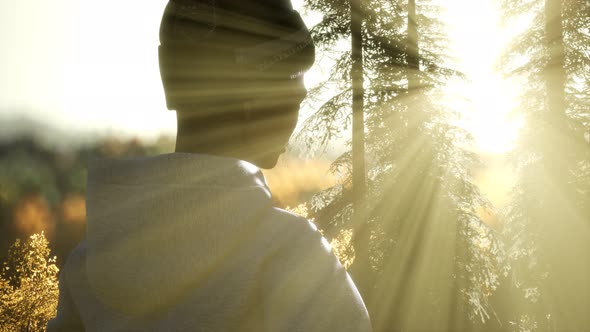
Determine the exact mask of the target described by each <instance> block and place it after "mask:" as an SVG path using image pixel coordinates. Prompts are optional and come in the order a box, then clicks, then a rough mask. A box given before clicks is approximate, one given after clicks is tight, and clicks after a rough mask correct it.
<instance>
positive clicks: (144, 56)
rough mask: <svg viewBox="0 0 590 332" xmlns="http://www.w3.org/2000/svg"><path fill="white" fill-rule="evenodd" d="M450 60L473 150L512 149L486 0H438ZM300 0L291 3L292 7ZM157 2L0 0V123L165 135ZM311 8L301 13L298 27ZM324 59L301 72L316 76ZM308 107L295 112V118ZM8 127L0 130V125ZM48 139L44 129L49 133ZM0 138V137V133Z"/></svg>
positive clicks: (494, 18) (505, 91)
mask: <svg viewBox="0 0 590 332" xmlns="http://www.w3.org/2000/svg"><path fill="white" fill-rule="evenodd" d="M440 1H441V3H442V4H444V7H445V14H444V15H445V19H446V21H447V22H448V23H449V30H448V33H449V36H450V40H451V45H450V48H451V51H452V56H454V57H455V63H454V65H456V66H457V69H459V70H461V71H462V72H463V73H465V74H466V76H467V80H456V81H453V82H449V85H448V87H447V92H448V96H447V99H448V102H449V103H450V104H452V105H453V106H455V107H456V108H458V109H460V110H461V117H460V119H459V120H458V122H457V123H458V124H459V125H460V126H462V127H464V128H465V129H467V130H469V131H470V132H471V133H472V134H473V135H474V137H475V139H476V146H475V149H476V150H478V151H480V152H482V153H485V154H502V153H505V152H508V151H510V150H511V149H513V148H514V143H515V140H516V138H517V137H518V129H519V128H520V126H521V125H522V122H521V120H520V119H518V118H517V117H515V116H514V113H512V112H511V111H512V110H513V108H514V107H515V97H516V96H515V92H516V91H517V89H516V88H515V87H514V86H512V85H510V83H509V82H508V81H506V80H505V79H504V78H503V77H502V76H501V75H500V74H499V73H498V72H497V70H496V68H495V62H496V59H497V58H498V55H499V54H500V51H501V50H502V47H503V46H504V44H505V43H506V41H507V40H508V38H509V37H510V31H506V30H501V29H500V28H499V21H500V14H499V12H498V10H497V8H496V7H495V6H494V3H493V0H480V1H470V0H446V1H445V0H440ZM302 2H303V0H295V1H293V3H294V7H295V8H296V9H297V8H300V7H301V5H302ZM166 3H167V1H166V0H150V1H145V0H103V1H89V0H52V1H46V0H19V1H8V0H0V43H1V45H2V52H0V121H3V120H2V119H13V120H14V119H15V118H16V119H18V118H19V117H28V118H31V119H34V120H36V121H37V122H41V123H48V124H50V125H51V126H52V127H54V132H62V133H69V134H72V133H73V134H75V133H86V134H88V133H90V134H92V135H96V134H98V135H102V136H109V135H119V136H127V137H140V138H143V139H146V140H148V141H149V140H154V139H157V137H159V136H160V135H168V136H174V135H175V132H176V121H175V113H174V112H170V111H167V110H166V105H165V100H164V94H163V91H162V86H161V81H160V75H159V70H158V58H157V45H158V29H159V24H160V19H161V15H162V12H163V9H164V7H165V5H166ZM320 18H321V15H320V14H317V13H315V14H314V13H311V14H307V15H306V16H305V15H304V19H305V20H306V23H307V24H308V25H313V24H314V22H317V21H318V20H319V19H320ZM326 67H329V66H326V64H325V63H323V64H320V63H319V62H316V65H315V66H314V67H313V68H312V69H311V71H310V72H308V74H307V75H306V85H307V86H308V87H309V86H312V85H313V84H314V82H318V81H319V80H321V79H322V77H323V76H324V75H325V73H323V72H322V70H321V68H326ZM311 112H313V110H312V109H303V110H302V112H301V117H306V116H308V115H309V114H310V113H311ZM9 129H10V128H6V127H5V128H2V125H1V123H0V131H7V130H9ZM51 135H53V134H51ZM0 136H1V133H0Z"/></svg>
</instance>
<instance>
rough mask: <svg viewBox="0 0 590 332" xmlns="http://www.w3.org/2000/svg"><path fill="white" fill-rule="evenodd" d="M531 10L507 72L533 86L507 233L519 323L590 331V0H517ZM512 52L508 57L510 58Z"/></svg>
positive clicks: (513, 5)
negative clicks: (588, 0) (589, 81)
mask: <svg viewBox="0 0 590 332" xmlns="http://www.w3.org/2000/svg"><path fill="white" fill-rule="evenodd" d="M506 11H507V12H508V13H510V14H512V16H513V17H516V18H514V19H518V18H519V17H520V18H522V17H531V20H530V24H529V26H528V29H527V30H525V31H524V33H522V34H521V35H519V36H518V37H517V38H515V41H514V43H513V46H512V47H511V48H510V49H509V50H508V51H507V53H506V59H507V60H505V65H506V67H507V74H509V75H513V76H514V77H516V79H519V80H521V81H522V82H523V86H528V89H526V90H525V91H524V93H523V95H522V97H521V101H522V103H521V110H522V112H524V113H525V114H526V116H527V128H526V131H525V135H524V139H523V141H522V142H521V147H520V151H519V154H518V158H516V160H517V161H518V162H519V164H520V167H521V177H520V182H519V184H518V186H517V188H516V190H514V192H515V193H516V194H515V195H514V200H513V203H512V206H511V209H510V211H509V215H508V217H509V223H508V227H507V235H508V236H509V237H511V238H512V242H513V244H512V246H511V247H512V250H511V251H510V257H511V265H512V266H513V271H514V272H513V280H516V282H515V284H514V289H515V290H516V291H517V292H516V293H515V294H516V295H515V297H514V298H513V301H514V303H516V304H518V306H516V309H517V310H516V312H515V316H514V317H512V324H513V325H514V326H516V327H517V330H518V329H520V330H526V329H529V330H536V331H586V330H590V319H589V318H588V315H587V313H588V312H589V311H590V296H588V294H590V283H589V282H588V280H590V223H589V220H590V210H588V201H589V192H590V191H588V188H589V182H588V180H589V177H588V168H589V165H590V146H589V145H588V141H589V137H588V135H587V131H588V128H589V121H588V119H589V117H590V112H589V105H588V102H587V101H588V98H589V97H590V95H589V93H590V89H589V85H588V83H587V82H588V81H587V80H585V78H586V77H587V76H588V75H589V70H590V56H589V55H588V53H587V47H588V41H589V38H588V34H589V32H590V29H589V28H590V3H588V2H584V1H569V0H566V1H564V0H545V1H540V0H538V1H536V0H533V1H511V2H510V3H507V5H506ZM508 59H509V60H508Z"/></svg>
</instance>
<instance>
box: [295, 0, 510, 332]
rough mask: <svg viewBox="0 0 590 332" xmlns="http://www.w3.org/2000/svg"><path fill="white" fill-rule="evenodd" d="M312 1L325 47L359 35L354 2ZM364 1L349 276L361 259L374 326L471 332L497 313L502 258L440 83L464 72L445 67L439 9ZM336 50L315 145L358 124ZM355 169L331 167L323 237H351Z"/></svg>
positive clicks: (347, 63)
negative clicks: (357, 203) (360, 193)
mask: <svg viewBox="0 0 590 332" xmlns="http://www.w3.org/2000/svg"><path fill="white" fill-rule="evenodd" d="M307 5H308V7H309V8H310V9H312V10H316V11H319V12H321V13H322V14H324V19H323V20H322V22H320V23H319V24H318V25H317V26H316V27H315V28H314V29H313V34H314V38H315V40H316V43H317V44H318V46H319V48H320V49H330V50H334V49H336V52H338V47H334V46H335V45H338V41H339V40H342V39H346V38H348V37H349V36H350V34H351V30H350V21H349V19H348V18H349V17H350V14H351V13H350V7H349V6H348V5H347V3H346V2H343V1H339V0H309V1H308V2H307ZM362 5H363V13H364V23H363V25H362V26H361V27H362V35H363V38H364V41H363V58H364V61H365V71H364V78H365V79H366V84H365V87H366V90H365V97H364V103H365V111H366V120H365V122H366V126H367V127H366V132H367V141H366V143H367V145H366V149H367V156H368V157H369V158H368V159H367V169H368V179H367V193H366V200H365V202H364V204H363V208H364V211H366V212H365V215H364V223H365V225H367V227H368V238H369V239H370V241H369V243H368V249H369V264H367V265H368V266H363V265H364V264H363V262H362V259H360V258H359V257H357V256H356V254H358V253H355V252H354V250H348V251H345V252H348V253H349V254H350V256H352V258H354V263H353V271H354V269H355V268H359V266H361V267H362V268H361V269H362V270H363V272H364V274H365V275H366V276H368V277H367V279H368V280H372V281H373V282H372V283H371V285H372V287H370V289H361V290H362V291H363V294H362V295H363V297H364V299H365V301H366V302H367V304H368V306H369V311H370V314H371V317H372V320H373V323H374V325H375V330H376V331H405V330H410V331H414V330H426V331H428V330H436V331H445V330H447V331H458V330H460V331H467V330H468V329H469V328H471V327H472V326H473V324H474V323H472V321H471V320H470V319H469V318H467V317H470V318H472V319H473V320H474V321H475V320H483V321H488V320H489V319H491V318H492V317H493V308H490V307H489V305H488V304H487V298H488V297H489V295H490V293H493V291H494V289H495V288H496V287H497V279H498V278H497V275H498V274H499V273H503V270H502V259H503V258H502V249H501V246H500V244H499V243H498V242H497V241H496V238H495V236H494V231H493V230H492V229H491V228H490V227H488V226H486V225H485V224H483V223H482V221H481V219H480V218H479V216H478V213H477V210H478V208H481V207H485V206H487V205H488V203H487V201H486V200H485V199H484V198H483V197H482V196H481V194H480V193H479V190H478V189H477V188H476V187H475V186H474V185H473V182H472V180H471V176H470V173H469V170H470V169H471V165H473V164H474V163H475V162H476V159H475V156H474V155H473V154H472V153H470V152H468V151H466V150H465V149H463V148H461V147H460V144H458V143H459V142H461V141H462V140H467V139H468V138H467V135H466V134H465V133H464V132H463V131H461V130H460V129H458V128H456V127H454V126H453V125H452V121H451V120H452V118H453V116H454V110H451V109H449V108H448V107H445V106H444V104H443V103H442V102H441V95H442V91H441V87H442V86H443V85H444V84H445V83H446V81H447V80H448V79H449V78H450V77H451V76H455V75H458V73H456V72H454V71H452V70H449V69H448V68H445V67H444V66H443V63H444V61H443V60H444V54H445V52H444V49H445V44H446V43H445V39H444V25H443V24H442V22H441V21H439V20H437V17H438V16H439V13H438V10H439V8H438V6H437V5H436V3H434V2H431V1H421V2H415V1H413V0H410V1H409V2H408V0H406V1H401V0H399V1H398V0H380V1H370V2H369V1H365V2H363V4H362ZM332 52H334V51H332ZM334 57H335V58H336V61H335V65H334V67H333V68H332V71H331V78H332V81H330V82H324V83H322V84H321V85H320V86H319V87H316V88H312V89H311V91H310V93H311V95H312V97H313V96H314V95H318V94H319V95H321V94H322V93H327V91H328V92H330V93H331V95H332V97H331V98H330V99H329V100H328V101H327V102H326V103H324V104H323V105H322V106H321V107H320V109H319V110H318V112H317V113H315V114H314V115H313V116H312V117H310V118H309V119H308V120H307V122H306V123H305V124H304V126H303V130H302V131H301V135H302V137H303V138H304V139H307V142H308V143H309V145H310V146H312V147H313V146H314V144H319V145H325V144H327V142H329V139H330V138H332V137H333V136H335V135H338V132H339V131H340V130H341V129H342V128H343V127H346V126H347V125H348V124H349V122H348V121H349V120H350V118H349V117H348V116H347V114H350V107H351V105H350V100H351V99H352V98H351V97H352V96H351V92H352V91H351V85H350V83H347V82H350V80H349V76H348V75H349V74H348V73H350V68H351V55H350V50H349V49H346V48H343V49H342V50H341V51H340V54H338V55H337V56H334ZM343 78H344V79H343ZM318 142H319V143H318ZM351 168H352V158H351V153H350V151H348V152H346V153H344V154H343V155H342V156H341V157H340V158H338V159H337V160H336V161H335V162H334V164H333V167H332V169H333V171H335V172H338V173H339V174H341V175H342V179H343V180H342V182H341V184H339V185H338V186H336V187H334V188H330V189H328V190H326V191H324V192H322V193H320V194H318V195H316V196H315V197H314V198H313V199H312V200H311V202H310V206H311V209H310V210H311V212H312V214H313V216H314V217H315V220H316V222H317V223H318V224H319V226H320V227H321V228H322V229H323V230H324V232H325V234H326V235H327V236H328V237H331V238H335V239H337V240H342V241H343V242H345V241H344V238H345V237H346V235H347V234H350V230H352V232H354V231H355V229H354V222H353V220H354V219H353V218H352V211H353V207H352V204H351V203H352V197H351V196H352V195H351V192H350V189H351V187H352V188H354V186H351V183H352V181H353V180H352V178H351V172H350V170H351ZM352 176H354V174H352ZM349 249H354V248H349ZM357 259H359V260H357ZM355 264H357V266H356V267H355Z"/></svg>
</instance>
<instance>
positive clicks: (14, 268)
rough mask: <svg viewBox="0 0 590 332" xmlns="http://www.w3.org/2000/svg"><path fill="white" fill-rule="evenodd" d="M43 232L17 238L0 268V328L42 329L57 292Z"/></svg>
mask: <svg viewBox="0 0 590 332" xmlns="http://www.w3.org/2000/svg"><path fill="white" fill-rule="evenodd" d="M48 244H49V242H48V241H47V239H46V238H45V235H44V234H43V233H41V234H34V235H31V237H30V238H29V239H28V240H27V241H25V242H21V241H20V239H17V240H16V242H15V243H14V244H13V245H12V246H11V247H10V249H9V251H8V259H7V261H6V262H4V263H3V264H2V270H1V272H0V332H13V331H27V332H29V331H31V332H32V331H35V332H36V331H44V330H45V326H46V325H47V322H48V321H49V319H51V318H52V317H54V316H55V314H56V310H57V299H58V294H59V288H58V280H57V273H58V271H59V269H58V268H57V266H56V265H55V261H56V258H55V257H50V256H49V255H50V250H49V248H48Z"/></svg>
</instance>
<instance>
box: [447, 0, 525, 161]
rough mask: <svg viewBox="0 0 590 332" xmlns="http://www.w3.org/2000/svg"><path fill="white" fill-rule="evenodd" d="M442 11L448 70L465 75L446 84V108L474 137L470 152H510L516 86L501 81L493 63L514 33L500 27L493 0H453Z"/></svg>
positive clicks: (518, 121) (515, 128)
mask: <svg viewBox="0 0 590 332" xmlns="http://www.w3.org/2000/svg"><path fill="white" fill-rule="evenodd" d="M443 6H444V8H445V19H446V21H447V22H448V25H449V30H448V32H449V38H450V48H451V52H452V58H453V60H452V62H451V64H450V65H451V66H452V67H453V68H456V69H457V70H458V71H460V72H461V73H463V74H464V76H465V77H464V78H463V79H455V80H451V81H450V82H448V84H447V87H446V89H445V92H446V95H445V96H446V97H445V103H446V104H448V105H449V106H450V107H451V108H453V109H455V110H457V111H458V112H459V113H460V114H461V118H460V119H459V121H458V124H459V126H461V127H462V128H463V129H465V130H467V131H468V132H469V133H471V135H472V136H473V137H474V143H475V147H474V148H475V150H478V151H481V152H484V153H497V154H502V153H506V152H509V151H511V150H513V149H514V148H515V147H516V142H517V139H518V133H519V131H520V128H521V127H522V125H523V120H522V118H520V117H519V116H518V115H517V102H516V101H517V98H518V91H519V87H518V86H517V85H516V84H515V83H514V82H512V81H510V80H509V79H507V78H505V77H503V75H502V74H501V73H500V72H499V70H498V68H497V67H498V66H497V62H498V59H499V57H500V55H501V53H502V51H503V49H504V48H505V46H506V45H507V43H508V41H509V40H510V38H511V37H512V36H513V35H514V33H515V32H514V31H511V30H507V29H503V28H501V25H500V18H501V13H500V11H499V9H498V8H497V5H496V4H495V2H493V1H492V0H482V1H469V0H452V1H445V2H444V3H443Z"/></svg>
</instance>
